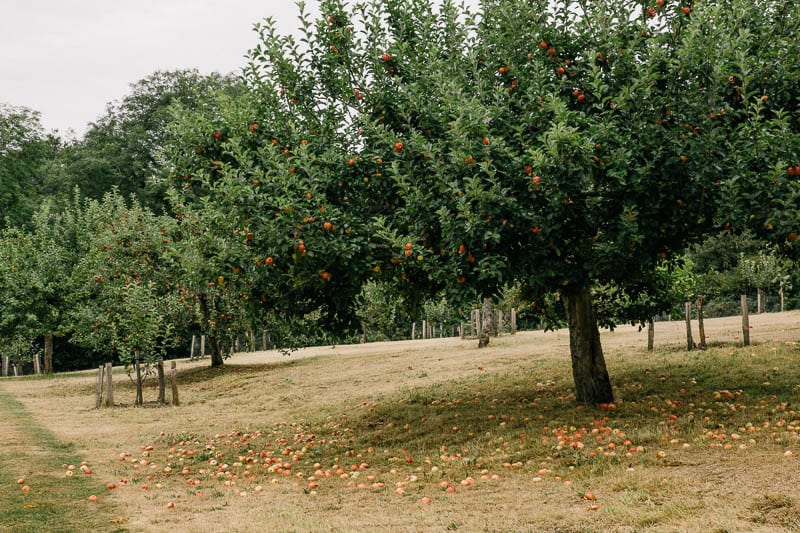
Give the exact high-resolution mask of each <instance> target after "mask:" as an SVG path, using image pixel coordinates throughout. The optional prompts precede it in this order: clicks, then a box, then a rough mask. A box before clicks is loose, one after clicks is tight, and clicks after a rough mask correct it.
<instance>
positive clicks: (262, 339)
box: [261, 330, 269, 350]
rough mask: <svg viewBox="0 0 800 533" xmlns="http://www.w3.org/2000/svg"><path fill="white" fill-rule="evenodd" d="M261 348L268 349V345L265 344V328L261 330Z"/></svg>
mask: <svg viewBox="0 0 800 533" xmlns="http://www.w3.org/2000/svg"><path fill="white" fill-rule="evenodd" d="M261 349H262V350H269V346H267V331H266V330H264V331H262V332H261Z"/></svg>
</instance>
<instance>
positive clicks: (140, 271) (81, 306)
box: [69, 193, 191, 403]
mask: <svg viewBox="0 0 800 533" xmlns="http://www.w3.org/2000/svg"><path fill="white" fill-rule="evenodd" d="M85 210H86V216H85V220H86V221H87V223H88V224H90V226H89V228H87V232H86V252H85V254H84V255H83V256H82V257H81V259H80V261H79V262H78V264H77V266H76V267H75V269H74V270H73V272H72V276H71V279H70V283H71V284H72V287H73V289H72V293H71V301H70V304H71V305H70V307H69V319H70V324H71V328H70V332H71V334H72V340H73V341H74V342H76V343H78V344H83V345H88V346H91V347H92V348H94V349H96V350H98V351H101V350H110V352H111V353H110V354H109V355H110V356H112V357H114V358H118V360H119V361H121V362H122V363H124V364H126V365H131V364H133V363H137V364H138V363H148V362H152V361H154V360H156V359H157V358H159V357H163V356H164V355H165V354H166V351H167V349H168V348H169V347H172V346H175V345H176V344H178V343H179V342H180V341H181V338H180V332H181V329H180V326H181V325H182V324H185V323H186V320H185V318H184V315H186V314H187V313H188V310H187V307H189V308H190V307H191V306H190V305H189V304H186V302H185V298H184V301H181V293H180V291H179V290H176V279H175V276H174V272H175V263H176V259H175V257H174V255H173V252H172V249H171V248H170V246H171V245H170V243H171V235H172V231H173V228H172V226H173V225H174V222H173V220H172V219H171V218H169V217H163V216H157V215H154V214H153V213H152V212H151V211H149V210H148V209H146V208H143V207H142V206H141V205H140V204H139V203H138V202H137V201H136V200H135V199H131V201H130V202H127V201H126V200H125V199H124V198H122V197H121V196H119V195H118V194H114V193H109V194H107V195H106V196H105V197H104V198H103V200H101V201H98V200H90V201H87V203H86V207H85ZM137 402H138V403H141V397H137Z"/></svg>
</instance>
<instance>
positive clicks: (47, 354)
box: [44, 331, 53, 374]
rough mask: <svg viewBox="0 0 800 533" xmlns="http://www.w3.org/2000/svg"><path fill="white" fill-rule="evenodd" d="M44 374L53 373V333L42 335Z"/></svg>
mask: <svg viewBox="0 0 800 533" xmlns="http://www.w3.org/2000/svg"><path fill="white" fill-rule="evenodd" d="M44 373H45V374H52V373H53V332H52V331H48V332H47V333H45V334H44Z"/></svg>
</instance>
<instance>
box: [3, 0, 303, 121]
mask: <svg viewBox="0 0 800 533" xmlns="http://www.w3.org/2000/svg"><path fill="white" fill-rule="evenodd" d="M308 5H309V8H308V10H309V11H310V10H311V8H312V6H313V7H314V8H315V6H316V2H314V1H309V2H308ZM298 14H299V11H298V8H297V6H296V5H295V3H294V1H293V0H0V103H7V104H11V105H15V106H25V107H29V108H31V109H34V110H36V111H39V112H40V113H41V118H42V124H43V126H44V127H45V129H47V130H59V132H60V133H61V134H65V133H66V132H67V130H69V129H73V130H74V131H75V133H76V134H77V135H82V134H83V133H84V131H85V129H86V125H87V124H88V123H89V122H92V121H94V120H95V119H97V118H98V117H99V116H100V115H101V114H102V113H103V111H104V110H105V107H106V104H107V103H108V102H111V101H113V100H119V99H121V98H122V97H123V96H125V95H126V94H128V93H129V90H130V84H132V83H135V82H136V81H138V80H140V79H142V78H144V77H146V76H148V75H149V74H151V73H153V72H155V71H156V70H174V69H179V68H180V69H183V68H197V69H198V70H199V71H200V72H202V73H209V72H213V71H216V72H221V73H225V72H233V71H238V70H239V69H240V68H241V67H242V66H243V65H244V58H243V56H244V54H245V53H246V52H247V50H248V49H249V48H252V47H253V46H255V44H256V34H255V33H254V32H253V31H252V27H253V24H254V23H255V22H258V21H260V20H262V19H263V18H265V17H268V16H272V17H274V18H275V20H276V22H277V23H278V28H279V29H280V32H281V33H283V34H285V33H290V32H292V31H293V30H294V29H295V28H297V26H298V24H297V16H298Z"/></svg>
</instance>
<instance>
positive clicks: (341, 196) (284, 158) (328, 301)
mask: <svg viewBox="0 0 800 533" xmlns="http://www.w3.org/2000/svg"><path fill="white" fill-rule="evenodd" d="M327 24H328V23H327V22H325V23H324V25H323V23H321V25H319V26H317V27H316V28H317V29H316V30H314V28H313V27H311V26H310V23H309V25H304V27H305V28H306V31H307V32H308V36H309V38H310V39H311V40H313V41H314V42H317V41H316V40H317V38H318V36H317V33H315V31H321V32H323V33H325V34H327V33H329V32H330V30H329V29H328V28H327ZM258 31H259V32H260V34H261V36H262V39H261V44H260V45H259V46H257V47H256V48H255V49H254V50H252V51H251V52H250V55H251V64H250V67H249V68H248V69H247V70H246V71H245V81H246V83H247V87H248V93H247V94H245V95H240V96H237V97H231V96H229V95H219V98H218V99H217V101H216V103H215V105H214V106H213V112H208V110H198V111H191V110H187V109H184V110H181V111H179V113H178V114H177V122H176V123H175V124H174V125H173V127H172V128H171V133H172V141H171V142H170V143H169V146H168V148H167V150H166V151H165V157H166V160H167V161H168V162H169V165H170V168H171V170H172V176H171V178H170V179H171V183H170V186H171V190H170V200H171V203H172V205H173V208H174V210H175V216H176V218H177V219H178V221H179V223H178V232H179V239H178V244H177V245H178V246H179V247H180V248H181V249H182V250H183V253H182V255H183V256H184V257H189V258H193V259H191V261H189V262H184V263H183V264H182V265H181V279H182V280H181V285H182V286H183V287H186V288H187V289H188V290H189V291H190V292H191V293H192V294H193V295H194V296H195V297H196V298H197V299H198V301H200V302H201V305H200V307H201V310H202V311H203V312H202V313H201V315H200V316H199V325H200V326H201V327H202V328H203V330H204V331H206V330H208V328H209V327H213V325H212V324H211V322H212V320H211V318H210V315H211V311H212V305H211V302H216V301H217V300H216V299H215V298H214V297H212V294H211V293H212V292H214V293H216V292H217V286H218V285H217V280H218V279H222V278H224V279H226V280H231V282H232V283H235V286H236V289H235V298H233V299H231V300H229V301H230V302H234V301H236V304H235V305H234V304H233V303H231V306H232V307H234V308H235V311H230V312H228V313H226V316H233V317H236V320H237V321H238V322H239V323H243V324H244V325H246V326H248V327H252V328H255V327H257V326H263V325H264V324H268V323H274V322H275V321H276V320H277V321H281V322H282V323H283V324H284V325H288V326H289V327H285V328H281V329H283V330H284V335H285V336H284V337H283V338H277V339H274V340H275V341H276V342H277V343H278V344H279V346H280V345H285V344H286V343H289V344H292V343H293V341H292V338H294V337H297V336H298V335H299V336H308V331H307V329H308V328H310V327H315V326H319V327H323V328H325V329H326V330H328V331H333V332H334V333H336V334H338V335H349V336H352V335H353V334H355V333H356V332H357V331H358V329H359V328H360V325H359V321H358V318H357V316H356V312H355V305H354V302H355V298H356V296H357V294H358V293H359V291H360V290H361V288H362V286H363V284H364V281H365V280H366V279H367V278H368V277H369V276H370V275H371V274H373V269H374V268H375V267H376V262H375V260H374V259H373V257H372V255H371V249H372V246H373V245H372V244H371V243H370V238H371V237H372V230H371V227H370V225H369V223H370V216H368V215H365V212H368V210H369V209H372V208H373V206H374V205H375V204H376V203H377V202H379V201H382V200H381V199H380V198H381V197H380V195H378V194H375V191H374V190H373V188H372V187H373V185H372V182H371V179H374V178H375V175H374V173H373V172H367V171H366V170H364V168H362V167H361V161H360V160H357V159H358V155H357V149H358V146H359V145H360V143H361V142H362V141H361V140H360V139H359V138H358V135H357V134H356V132H355V130H356V126H355V125H354V124H353V118H352V117H353V114H354V113H355V111H354V109H352V108H351V107H350V101H351V100H352V101H353V102H355V101H357V97H356V96H355V95H354V93H353V92H352V91H350V90H349V89H348V96H346V97H342V96H341V92H342V90H343V88H342V87H343V84H344V80H343V78H342V76H343V75H344V74H347V72H346V71H343V73H339V72H336V71H335V70H333V71H332V70H330V69H331V67H332V66H333V65H334V64H335V61H333V60H332V59H331V58H327V57H326V54H328V53H329V52H330V48H329V47H328V46H327V45H326V46H325V49H324V51H321V52H320V50H319V49H317V48H314V47H312V48H311V49H310V51H309V52H307V53H308V54H310V55H311V56H314V57H307V56H305V55H303V54H302V53H301V52H298V51H297V48H296V46H295V45H294V44H293V40H292V39H291V38H288V37H287V38H282V37H279V36H277V34H276V33H275V29H274V26H272V25H271V24H270V23H268V22H267V23H265V24H264V25H261V26H259V27H258ZM340 37H341V36H340ZM315 54H316V55H315ZM340 78H342V79H340ZM342 99H345V100H347V103H343V102H342ZM350 130H352V131H350ZM203 302H206V303H205V304H204V303H203ZM206 310H208V311H206ZM312 316H314V317H318V319H316V320H311V321H310V320H307V319H308V318H309V317H312ZM213 322H214V323H215V324H217V325H218V321H216V320H213ZM213 336H214V335H212V337H213ZM213 346H214V344H213V343H212V350H213ZM212 364H213V365H218V364H221V360H219V361H216V362H214V361H212Z"/></svg>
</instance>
